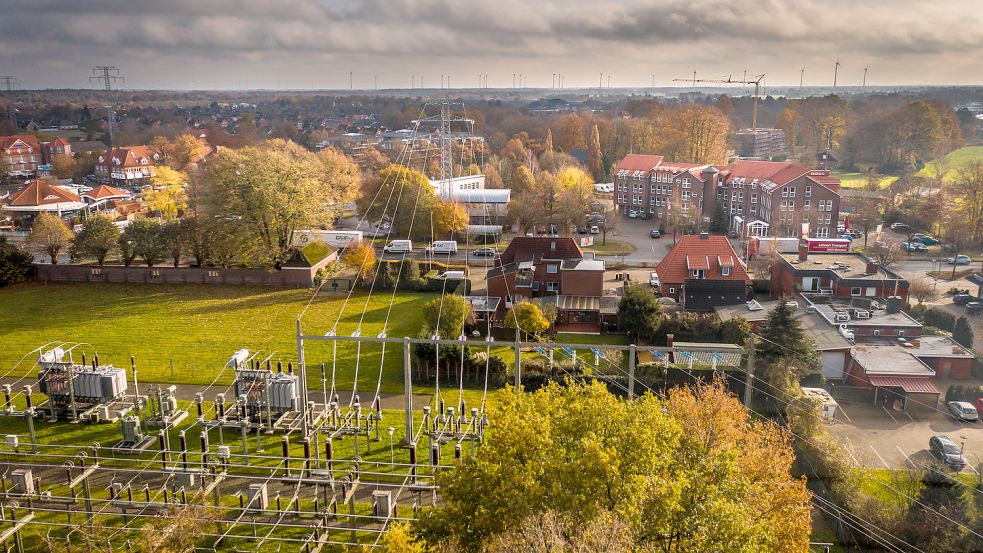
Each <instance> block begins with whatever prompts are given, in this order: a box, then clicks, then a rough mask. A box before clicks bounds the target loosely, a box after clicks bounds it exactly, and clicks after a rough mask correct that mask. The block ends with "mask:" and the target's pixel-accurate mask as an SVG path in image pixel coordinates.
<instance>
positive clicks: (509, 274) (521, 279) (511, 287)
mask: <svg viewBox="0 0 983 553" xmlns="http://www.w3.org/2000/svg"><path fill="white" fill-rule="evenodd" d="M487 286H488V296H490V297H495V298H499V299H500V300H501V301H499V302H498V306H497V311H496V313H495V319H496V320H498V321H501V320H502V318H503V317H504V315H505V313H506V312H507V311H508V309H509V308H510V307H512V304H513V303H516V302H519V301H522V300H531V299H535V298H544V299H545V300H547V301H549V302H555V303H556V306H557V311H558V317H557V323H556V324H557V327H562V326H567V327H568V328H581V327H582V328H583V329H584V330H596V329H597V328H599V327H600V322H601V304H602V302H601V296H602V295H603V288H604V261H603V260H600V259H591V258H585V257H584V253H583V252H582V251H581V250H580V247H579V246H578V245H577V242H576V241H575V240H574V239H573V238H569V237H563V238H561V237H548V236H517V237H515V238H513V239H512V241H511V242H510V243H509V246H508V247H507V248H506V249H505V251H504V252H503V253H502V255H501V256H500V257H499V258H498V259H497V260H496V266H495V267H493V268H492V269H491V270H490V271H488V277H487Z"/></svg>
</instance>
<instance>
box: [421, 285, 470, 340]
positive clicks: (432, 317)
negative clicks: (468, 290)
mask: <svg viewBox="0 0 983 553" xmlns="http://www.w3.org/2000/svg"><path fill="white" fill-rule="evenodd" d="M473 322H474V315H473V314H472V312H471V304H470V303H468V302H467V300H465V299H464V298H463V297H462V296H458V295H457V294H441V296H440V297H437V298H434V299H432V300H430V301H428V302H427V303H426V304H424V306H423V325H424V332H425V334H426V335H430V336H432V335H433V334H436V335H437V336H439V337H441V338H444V339H455V338H457V337H458V336H460V335H461V334H463V333H464V325H465V323H473Z"/></svg>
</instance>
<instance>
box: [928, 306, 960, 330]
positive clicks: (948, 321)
mask: <svg viewBox="0 0 983 553" xmlns="http://www.w3.org/2000/svg"><path fill="white" fill-rule="evenodd" d="M924 323H925V325H926V326H934V327H936V328H941V329H942V330H944V331H946V332H952V329H953V328H954V327H955V326H956V317H955V315H953V314H952V313H949V312H948V311H945V310H943V309H940V308H938V307H932V308H930V309H929V310H928V311H926V312H925V320H924Z"/></svg>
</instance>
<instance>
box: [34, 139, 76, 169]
mask: <svg viewBox="0 0 983 553" xmlns="http://www.w3.org/2000/svg"><path fill="white" fill-rule="evenodd" d="M72 155H73V154H72V144H71V143H70V142H68V141H67V140H65V139H64V138H62V137H60V136H56V137H55V138H54V139H52V140H50V141H48V142H42V143H41V156H42V160H43V161H44V163H45V164H47V165H51V164H52V163H54V161H55V158H56V157H58V156H68V157H72Z"/></svg>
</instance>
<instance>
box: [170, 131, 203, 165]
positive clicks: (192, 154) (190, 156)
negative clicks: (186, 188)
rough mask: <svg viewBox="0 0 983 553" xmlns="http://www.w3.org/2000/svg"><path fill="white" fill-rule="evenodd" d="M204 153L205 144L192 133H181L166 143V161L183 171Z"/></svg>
mask: <svg viewBox="0 0 983 553" xmlns="http://www.w3.org/2000/svg"><path fill="white" fill-rule="evenodd" d="M204 154H205V148H204V146H203V145H202V143H201V142H200V141H199V140H198V138H197V137H195V136H194V135H191V134H180V135H178V136H176V137H175V138H174V140H173V141H171V142H169V143H166V144H165V145H164V161H165V162H166V163H167V165H168V166H170V167H172V168H174V169H176V170H178V171H183V170H184V169H186V168H187V167H188V166H189V165H191V164H192V163H194V162H196V161H198V159H199V158H201V156H203V155H204Z"/></svg>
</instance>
